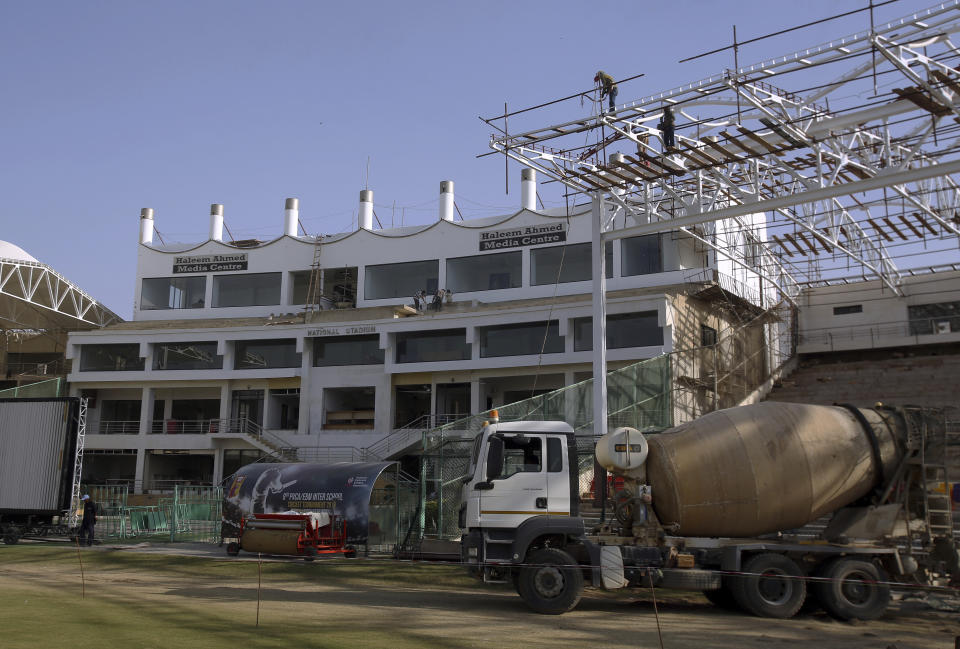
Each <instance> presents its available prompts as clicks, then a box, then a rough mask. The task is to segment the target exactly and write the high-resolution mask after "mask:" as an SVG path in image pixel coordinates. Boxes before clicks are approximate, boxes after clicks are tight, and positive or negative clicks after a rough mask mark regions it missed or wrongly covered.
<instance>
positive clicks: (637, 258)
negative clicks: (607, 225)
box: [620, 234, 663, 277]
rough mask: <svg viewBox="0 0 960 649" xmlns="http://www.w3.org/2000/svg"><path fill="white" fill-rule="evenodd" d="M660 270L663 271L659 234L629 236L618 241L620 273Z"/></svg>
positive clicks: (626, 275)
mask: <svg viewBox="0 0 960 649" xmlns="http://www.w3.org/2000/svg"><path fill="white" fill-rule="evenodd" d="M661 272H663V258H662V256H661V250H660V235H659V234H647V235H644V236H642V237H629V238H627V239H624V240H623V241H621V242H620V274H621V275H622V276H624V277H630V276H632V275H649V274H651V273H661Z"/></svg>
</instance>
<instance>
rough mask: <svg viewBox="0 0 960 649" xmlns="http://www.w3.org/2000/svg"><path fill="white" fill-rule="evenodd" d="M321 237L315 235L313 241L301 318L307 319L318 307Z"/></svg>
mask: <svg viewBox="0 0 960 649" xmlns="http://www.w3.org/2000/svg"><path fill="white" fill-rule="evenodd" d="M320 241H321V237H320V235H317V237H316V239H314V243H313V263H312V264H310V283H309V284H308V285H307V303H306V304H305V305H304V307H303V319H304V321H305V322H306V321H309V318H310V314H311V313H313V312H314V311H316V310H317V309H319V308H320V296H321V294H322V293H323V268H322V267H321V266H320V249H321V244H320Z"/></svg>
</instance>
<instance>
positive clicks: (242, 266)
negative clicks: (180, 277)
mask: <svg viewBox="0 0 960 649" xmlns="http://www.w3.org/2000/svg"><path fill="white" fill-rule="evenodd" d="M229 270H247V253H245V252H239V253H237V254H235V255H198V256H195V257H174V258H173V272H175V273H222V272H223V271H229Z"/></svg>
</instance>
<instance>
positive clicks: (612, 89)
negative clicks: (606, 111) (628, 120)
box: [593, 70, 618, 113]
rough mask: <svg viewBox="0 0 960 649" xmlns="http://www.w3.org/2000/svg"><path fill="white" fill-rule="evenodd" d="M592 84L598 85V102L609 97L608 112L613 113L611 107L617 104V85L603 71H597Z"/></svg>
mask: <svg viewBox="0 0 960 649" xmlns="http://www.w3.org/2000/svg"><path fill="white" fill-rule="evenodd" d="M593 81H594V83H599V84H600V100H601V101H602V100H603V98H604V97H610V112H611V113H612V112H613V106H614V104H616V103H617V92H618V91H617V84H616V82H615V81H614V80H613V77H611V76H610V75H609V74H607V73H606V72H604V71H603V70H599V71H597V74H596V76H594V77H593Z"/></svg>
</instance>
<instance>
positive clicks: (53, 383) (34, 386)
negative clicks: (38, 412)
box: [0, 379, 60, 399]
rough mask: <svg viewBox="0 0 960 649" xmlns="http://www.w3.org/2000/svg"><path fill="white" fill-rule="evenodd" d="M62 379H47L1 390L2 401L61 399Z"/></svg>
mask: <svg viewBox="0 0 960 649" xmlns="http://www.w3.org/2000/svg"><path fill="white" fill-rule="evenodd" d="M59 396H60V379H47V380H46V381H37V382H36V383H28V384H27V385H18V386H17V387H15V388H7V389H6V390H0V399H27V398H39V397H59Z"/></svg>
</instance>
